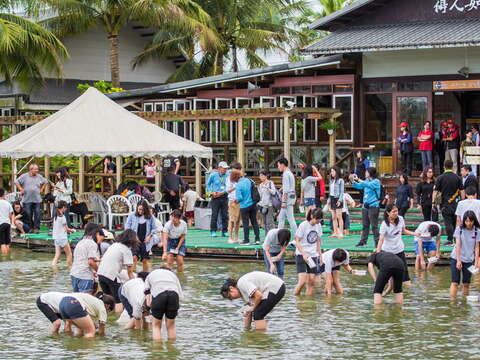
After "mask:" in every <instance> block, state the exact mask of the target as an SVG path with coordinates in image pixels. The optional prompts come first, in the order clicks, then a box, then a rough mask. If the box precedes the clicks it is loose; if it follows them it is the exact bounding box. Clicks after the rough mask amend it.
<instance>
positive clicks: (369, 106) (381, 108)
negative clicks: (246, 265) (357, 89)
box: [364, 94, 392, 141]
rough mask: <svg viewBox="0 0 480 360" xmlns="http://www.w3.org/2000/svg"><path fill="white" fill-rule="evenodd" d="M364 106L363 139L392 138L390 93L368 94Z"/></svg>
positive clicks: (387, 139)
mask: <svg viewBox="0 0 480 360" xmlns="http://www.w3.org/2000/svg"><path fill="white" fill-rule="evenodd" d="M365 103H366V107H365V126H364V129H365V130H364V137H365V141H390V140H391V139H392V95H391V94H368V95H366V101H365Z"/></svg>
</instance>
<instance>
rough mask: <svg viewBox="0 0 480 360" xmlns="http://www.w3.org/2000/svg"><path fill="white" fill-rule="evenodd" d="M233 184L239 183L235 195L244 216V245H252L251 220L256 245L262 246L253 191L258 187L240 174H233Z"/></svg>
mask: <svg viewBox="0 0 480 360" xmlns="http://www.w3.org/2000/svg"><path fill="white" fill-rule="evenodd" d="M231 180H232V182H237V187H236V188H235V195H236V196H237V201H238V202H239V203H240V214H241V215H242V224H243V242H242V243H241V244H242V245H250V239H249V238H250V236H249V235H250V234H249V230H250V228H249V220H250V222H251V223H252V227H253V232H254V233H255V243H257V244H260V231H259V228H258V222H257V204H256V202H255V201H254V199H253V194H252V190H253V187H254V186H256V185H255V183H254V182H253V181H252V180H250V179H248V178H246V177H243V176H242V174H241V173H240V172H232V175H231Z"/></svg>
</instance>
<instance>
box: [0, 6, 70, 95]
mask: <svg viewBox="0 0 480 360" xmlns="http://www.w3.org/2000/svg"><path fill="white" fill-rule="evenodd" d="M16 5H17V3H16V2H15V1H10V0H0V54H1V56H0V75H1V76H3V77H4V78H5V80H6V81H7V83H9V84H11V83H13V82H17V83H18V84H19V85H20V86H21V87H22V88H24V89H25V90H29V89H31V88H32V87H34V86H37V85H40V84H41V83H42V81H43V78H44V76H45V75H49V76H52V75H54V76H56V77H61V76H62V62H61V60H62V58H64V57H67V56H68V54H67V50H66V49H65V47H64V46H63V45H62V43H61V42H60V40H59V39H57V37H55V35H53V34H52V33H51V32H49V31H48V30H45V29H44V28H43V27H42V26H40V25H39V24H37V23H34V22H32V21H30V20H27V19H24V18H22V17H20V16H17V15H15V14H14V10H15V6H16Z"/></svg>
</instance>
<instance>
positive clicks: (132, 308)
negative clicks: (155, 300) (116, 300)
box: [118, 272, 148, 330]
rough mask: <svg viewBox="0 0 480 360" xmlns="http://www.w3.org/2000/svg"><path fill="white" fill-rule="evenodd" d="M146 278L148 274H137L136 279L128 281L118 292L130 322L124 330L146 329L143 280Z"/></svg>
mask: <svg viewBox="0 0 480 360" xmlns="http://www.w3.org/2000/svg"><path fill="white" fill-rule="evenodd" d="M147 276H148V272H141V273H138V275H137V277H136V278H133V279H130V280H128V281H127V282H126V283H124V284H123V285H122V286H120V289H119V290H118V296H119V297H120V301H121V302H122V304H123V307H124V308H125V310H126V311H127V313H128V316H130V321H129V322H128V324H127V325H126V326H125V329H136V330H140V329H142V328H144V327H145V328H147V329H148V324H146V323H145V313H146V310H145V279H146V278H147ZM146 315H148V313H147V314H146ZM142 320H143V321H142Z"/></svg>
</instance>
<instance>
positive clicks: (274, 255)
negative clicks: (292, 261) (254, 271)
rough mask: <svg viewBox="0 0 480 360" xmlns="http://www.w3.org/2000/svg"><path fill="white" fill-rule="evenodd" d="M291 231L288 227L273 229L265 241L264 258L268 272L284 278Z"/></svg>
mask: <svg viewBox="0 0 480 360" xmlns="http://www.w3.org/2000/svg"><path fill="white" fill-rule="evenodd" d="M290 238H291V233H290V230H287V229H272V230H270V231H269V232H268V233H267V236H265V240H264V242H263V260H264V261H265V267H266V269H267V272H269V273H271V274H277V275H278V277H279V278H280V279H283V275H284V270H285V259H284V256H283V255H284V254H285V250H286V249H287V246H288V244H289V243H290Z"/></svg>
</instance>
